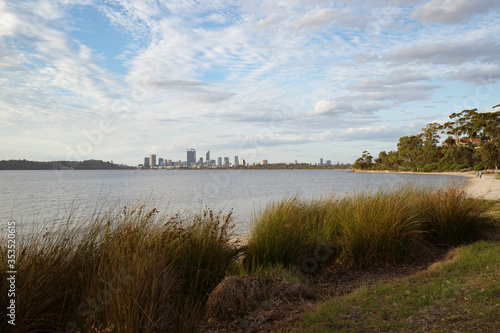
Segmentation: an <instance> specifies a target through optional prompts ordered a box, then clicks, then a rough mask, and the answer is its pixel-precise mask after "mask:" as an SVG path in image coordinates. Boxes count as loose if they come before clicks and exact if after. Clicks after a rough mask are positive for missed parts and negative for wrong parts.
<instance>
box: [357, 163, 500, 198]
mask: <svg viewBox="0 0 500 333" xmlns="http://www.w3.org/2000/svg"><path fill="white" fill-rule="evenodd" d="M355 172H360V173H404V174H415V175H418V174H423V173H418V172H410V171H401V172H394V171H385V170H373V171H372V170H366V171H355ZM499 174H500V171H498V170H495V171H489V172H488V173H484V172H483V173H482V177H481V178H479V177H477V176H476V172H475V171H469V172H435V173H433V172H429V173H425V175H437V176H439V175H441V176H443V175H444V176H459V177H467V178H468V181H467V184H466V185H465V187H464V188H465V190H466V192H467V194H469V195H470V196H472V197H479V198H483V199H487V200H500V179H498V178H497V176H498V175H499Z"/></svg>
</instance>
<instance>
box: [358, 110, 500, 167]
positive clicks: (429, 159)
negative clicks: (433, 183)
mask: <svg viewBox="0 0 500 333" xmlns="http://www.w3.org/2000/svg"><path fill="white" fill-rule="evenodd" d="M498 107H500V104H499V105H496V106H494V107H493V109H495V108H498ZM449 117H450V121H448V122H446V123H444V124H438V123H435V122H434V123H430V124H428V125H427V126H426V127H425V128H422V132H421V133H419V134H416V135H411V136H403V137H401V138H400V139H399V142H398V144H397V150H391V151H389V152H386V151H381V152H380V153H379V154H378V157H377V158H374V157H373V156H372V155H371V154H370V153H369V152H368V151H364V152H363V153H362V156H361V157H360V158H358V159H357V160H356V162H355V163H354V169H357V170H394V171H421V172H431V171H453V170H464V169H468V170H471V169H473V170H475V171H480V170H483V169H493V168H495V169H498V168H499V167H500V111H493V110H492V111H491V112H482V113H481V112H478V111H477V109H473V110H463V111H462V112H460V113H453V114H451V115H450V116H449ZM441 135H445V136H446V138H445V140H444V141H443V142H442V143H441V144H440V139H441Z"/></svg>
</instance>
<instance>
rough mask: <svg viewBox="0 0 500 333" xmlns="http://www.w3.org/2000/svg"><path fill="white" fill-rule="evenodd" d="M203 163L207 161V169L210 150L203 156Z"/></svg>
mask: <svg viewBox="0 0 500 333" xmlns="http://www.w3.org/2000/svg"><path fill="white" fill-rule="evenodd" d="M205 161H207V167H209V166H210V150H209V151H207V153H206V155H205Z"/></svg>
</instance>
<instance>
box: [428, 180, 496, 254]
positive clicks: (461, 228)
mask: <svg viewBox="0 0 500 333" xmlns="http://www.w3.org/2000/svg"><path fill="white" fill-rule="evenodd" d="M487 210H488V202H487V201H485V200H478V199H474V198H470V197H468V196H467V194H466V193H465V191H464V190H463V189H460V188H458V187H452V188H449V189H447V190H442V189H440V190H437V191H435V192H432V193H426V194H425V195H423V196H422V198H421V200H420V206H419V211H420V215H421V217H422V218H423V220H425V222H426V223H425V227H426V230H428V231H429V238H430V240H432V241H433V242H438V243H442V244H445V245H459V244H464V243H468V242H471V241H473V240H477V239H478V238H479V237H480V234H481V232H482V231H483V230H484V229H485V228H487V227H488V226H490V225H491V222H492V219H491V216H488V215H486V214H485V213H484V212H485V211H487Z"/></svg>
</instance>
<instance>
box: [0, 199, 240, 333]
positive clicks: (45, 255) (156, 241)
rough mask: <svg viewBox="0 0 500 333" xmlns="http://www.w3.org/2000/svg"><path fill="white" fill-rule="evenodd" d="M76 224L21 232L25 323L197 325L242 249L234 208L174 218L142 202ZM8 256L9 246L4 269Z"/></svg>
mask: <svg viewBox="0 0 500 333" xmlns="http://www.w3.org/2000/svg"><path fill="white" fill-rule="evenodd" d="M115 208H116V207H115ZM72 216H74V215H72ZM67 222H68V223H66V224H65V225H66V227H63V228H61V230H59V231H58V232H45V233H36V232H32V233H31V235H30V236H24V237H22V236H21V235H19V236H18V240H19V242H18V244H17V253H18V256H17V262H16V268H17V275H16V278H17V279H16V288H17V290H16V302H17V304H20V305H22V310H21V309H20V310H19V311H17V313H16V323H17V325H16V328H18V329H19V330H20V331H26V332H36V331H57V332H60V331H65V332H78V331H82V332H90V331H103V332H104V331H110V332H139V331H140V332H158V331H161V332H162V331H164V332H166V331H168V332H171V331H177V332H184V331H186V332H190V331H193V330H194V329H195V328H196V325H197V324H198V322H199V320H200V318H201V315H200V314H201V313H202V309H203V301H204V299H205V298H206V297H207V295H208V293H209V292H210V291H211V290H212V289H213V288H215V286H216V285H217V284H218V283H219V281H220V280H222V279H223V278H224V272H225V270H226V269H227V267H228V266H229V265H230V264H231V263H232V262H233V260H234V258H235V256H236V254H237V253H238V251H237V250H236V248H235V246H234V244H232V243H230V242H229V240H230V238H232V225H233V222H232V216H231V213H229V214H228V215H222V213H218V214H214V213H213V212H212V211H211V210H209V209H205V211H204V212H203V213H202V214H195V215H193V216H191V217H181V216H179V215H175V216H173V217H166V216H160V215H159V214H158V212H157V211H156V209H154V208H153V209H148V208H146V206H144V205H142V206H135V207H130V208H127V207H124V208H123V209H122V210H117V209H110V210H109V211H101V212H96V213H93V214H91V215H89V216H87V218H86V220H79V221H73V220H71V221H67ZM70 222H71V223H70ZM73 222H78V223H73ZM70 225H79V226H82V225H85V227H79V228H77V227H70ZM2 236H3V237H5V235H2ZM6 255H7V251H6V248H5V247H2V249H1V252H0V259H1V263H2V265H3V266H2V267H1V268H2V270H3V271H4V272H6V271H7V267H6V266H4V265H5V264H6V262H7V260H6V259H7V258H6ZM6 288H7V286H6V284H2V285H1V287H0V289H1V292H2V293H3V294H7V289H6ZM5 299H6V298H2V300H3V301H1V302H0V303H1V305H2V307H4V308H6V307H7V303H6V300H5ZM7 330H8V328H7V323H6V321H2V323H1V324H0V331H7Z"/></svg>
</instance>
